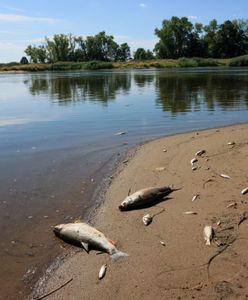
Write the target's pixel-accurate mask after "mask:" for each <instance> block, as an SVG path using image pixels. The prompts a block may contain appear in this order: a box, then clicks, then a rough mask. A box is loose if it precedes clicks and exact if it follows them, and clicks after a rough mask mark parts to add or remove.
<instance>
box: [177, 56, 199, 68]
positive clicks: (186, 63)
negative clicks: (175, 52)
mask: <svg viewBox="0 0 248 300" xmlns="http://www.w3.org/2000/svg"><path fill="white" fill-rule="evenodd" d="M178 66H179V67H181V68H190V67H198V64H197V61H196V60H194V59H192V58H186V57H182V58H179V60H178Z"/></svg>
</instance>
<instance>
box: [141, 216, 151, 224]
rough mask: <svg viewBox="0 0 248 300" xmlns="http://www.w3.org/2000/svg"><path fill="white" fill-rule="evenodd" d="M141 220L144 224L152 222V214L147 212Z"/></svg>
mask: <svg viewBox="0 0 248 300" xmlns="http://www.w3.org/2000/svg"><path fill="white" fill-rule="evenodd" d="M142 221H143V223H144V224H145V225H146V226H148V225H149V224H150V223H151V222H152V216H151V215H150V214H147V215H145V216H144V217H143V218H142Z"/></svg>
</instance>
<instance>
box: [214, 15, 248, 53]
mask: <svg viewBox="0 0 248 300" xmlns="http://www.w3.org/2000/svg"><path fill="white" fill-rule="evenodd" d="M247 45H248V37H247V36H246V34H245V32H244V30H243V29H241V28H240V27H239V26H238V23H237V22H235V21H233V22H232V21H229V20H227V21H225V22H224V23H223V24H221V25H220V27H219V30H218V32H217V33H216V49H215V55H216V57H221V58H229V57H235V56H239V55H242V54H245V53H246V51H247V50H248V48H247Z"/></svg>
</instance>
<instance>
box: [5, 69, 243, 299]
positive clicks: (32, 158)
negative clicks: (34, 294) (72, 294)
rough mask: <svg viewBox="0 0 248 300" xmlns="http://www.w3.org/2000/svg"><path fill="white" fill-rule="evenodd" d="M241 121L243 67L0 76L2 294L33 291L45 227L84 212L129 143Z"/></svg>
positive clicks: (46, 242) (47, 240) (52, 242)
mask: <svg viewBox="0 0 248 300" xmlns="http://www.w3.org/2000/svg"><path fill="white" fill-rule="evenodd" d="M247 121H248V68H232V69H230V68H212V69H208V68H204V69H178V70H165V71H164V70H137V71H136V70H135V71H122V70H113V71H98V72H93V71H92V72H85V71H84V72H66V73H64V72H61V73H59V72H53V73H48V72H47V73H46V72H43V73H23V74H5V73H2V74H0V228H1V231H0V240H1V242H0V243H1V247H0V258H1V270H0V285H1V294H0V299H23V298H24V297H25V296H26V295H27V294H28V293H30V291H31V289H30V287H32V285H33V284H34V282H35V281H36V280H37V279H38V278H39V276H40V275H41V273H42V272H43V271H44V270H45V268H46V267H47V266H48V265H49V263H50V262H51V261H52V260H53V259H54V258H55V257H56V256H57V255H58V254H59V253H61V243H59V242H58V240H57V239H56V238H55V237H54V235H53V233H52V227H53V226H54V225H56V224H58V223H63V222H70V221H73V220H75V219H76V218H86V217H87V216H88V214H89V211H91V210H92V207H94V205H95V202H96V201H97V199H98V198H97V196H96V195H97V192H96V191H98V190H99V189H100V187H101V185H102V184H104V183H106V184H108V182H109V180H110V175H111V174H112V172H113V168H114V166H115V163H116V161H118V159H119V158H120V157H121V155H122V154H123V153H125V151H127V150H128V149H129V148H130V147H132V146H134V145H137V144H139V143H141V142H144V141H146V140H149V139H152V138H156V137H160V136H165V135H170V134H174V133H180V132H186V131H191V130H200V129H204V128H211V127H219V126H225V125H229V124H235V123H242V122H247ZM118 132H125V134H123V135H115V133H118ZM127 192H128V191H127ZM121 200H122V199H120V201H121Z"/></svg>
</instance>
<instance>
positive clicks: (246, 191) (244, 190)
mask: <svg viewBox="0 0 248 300" xmlns="http://www.w3.org/2000/svg"><path fill="white" fill-rule="evenodd" d="M246 193H248V187H246V188H244V189H243V190H242V191H241V194H242V195H245V194H246Z"/></svg>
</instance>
